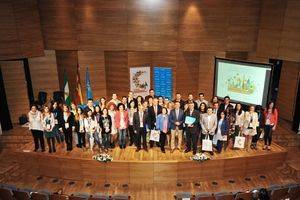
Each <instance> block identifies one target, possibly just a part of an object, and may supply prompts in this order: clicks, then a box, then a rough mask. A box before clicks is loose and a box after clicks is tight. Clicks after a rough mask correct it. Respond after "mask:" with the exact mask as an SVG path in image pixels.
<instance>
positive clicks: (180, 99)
mask: <svg viewBox="0 0 300 200" xmlns="http://www.w3.org/2000/svg"><path fill="white" fill-rule="evenodd" d="M176 101H178V102H179V103H180V109H182V110H183V109H184V104H185V102H184V100H182V98H181V94H180V93H178V92H177V93H176V96H175V99H174V100H173V102H174V103H176Z"/></svg>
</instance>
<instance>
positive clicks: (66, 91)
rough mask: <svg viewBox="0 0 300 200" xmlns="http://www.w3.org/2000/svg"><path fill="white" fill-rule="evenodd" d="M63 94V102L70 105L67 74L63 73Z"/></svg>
mask: <svg viewBox="0 0 300 200" xmlns="http://www.w3.org/2000/svg"><path fill="white" fill-rule="evenodd" d="M64 96H65V103H66V104H67V105H68V106H71V97H70V89H69V82H68V78H67V74H66V73H64Z"/></svg>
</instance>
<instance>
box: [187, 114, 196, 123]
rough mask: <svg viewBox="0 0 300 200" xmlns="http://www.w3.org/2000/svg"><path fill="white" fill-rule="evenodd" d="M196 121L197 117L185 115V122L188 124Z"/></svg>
mask: <svg viewBox="0 0 300 200" xmlns="http://www.w3.org/2000/svg"><path fill="white" fill-rule="evenodd" d="M195 121H196V118H195V117H191V116H186V117H185V121H184V123H185V124H188V125H191V124H193V123H194V122H195Z"/></svg>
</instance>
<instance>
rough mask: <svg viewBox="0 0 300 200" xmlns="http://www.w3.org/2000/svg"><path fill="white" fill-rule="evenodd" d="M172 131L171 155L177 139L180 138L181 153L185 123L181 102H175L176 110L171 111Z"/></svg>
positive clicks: (179, 147)
mask: <svg viewBox="0 0 300 200" xmlns="http://www.w3.org/2000/svg"><path fill="white" fill-rule="evenodd" d="M169 122H170V129H171V153H173V152H174V150H175V139H176V136H177V138H178V149H179V151H181V142H182V132H183V131H182V129H183V122H184V112H183V110H182V109H180V102H179V101H176V102H175V108H174V109H173V110H171V112H170V116H169Z"/></svg>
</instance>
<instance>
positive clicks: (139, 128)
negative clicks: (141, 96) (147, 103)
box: [133, 105, 148, 152]
mask: <svg viewBox="0 0 300 200" xmlns="http://www.w3.org/2000/svg"><path fill="white" fill-rule="evenodd" d="M147 122H148V113H147V112H146V111H145V109H144V107H143V105H140V106H139V110H138V111H137V112H135V113H134V114H133V128H134V133H135V134H136V137H135V138H136V146H137V149H136V152H139V151H140V150H141V139H143V148H144V150H145V151H148V149H147V141H146V135H147V130H146V127H147Z"/></svg>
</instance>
